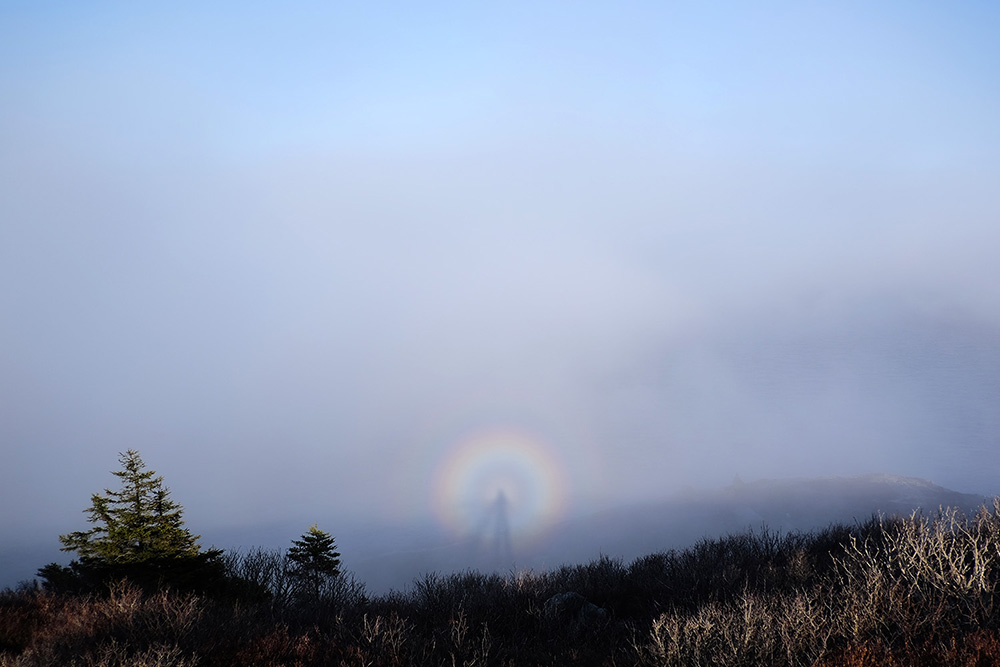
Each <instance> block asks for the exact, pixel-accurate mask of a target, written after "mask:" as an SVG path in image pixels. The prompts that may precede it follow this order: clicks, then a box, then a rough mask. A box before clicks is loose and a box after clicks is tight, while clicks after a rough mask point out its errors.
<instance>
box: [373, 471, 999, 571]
mask: <svg viewBox="0 0 1000 667" xmlns="http://www.w3.org/2000/svg"><path fill="white" fill-rule="evenodd" d="M986 500H987V498H985V497H984V496H979V495H973V494H966V493H960V492H957V491H952V490H950V489H946V488H944V487H941V486H938V485H936V484H933V483H932V482H929V481H927V480H923V479H917V478H912V477H900V476H895V475H881V474H879V475H864V476H860V477H825V478H814V479H774V480H759V481H753V482H747V483H744V482H742V481H740V480H735V481H734V483H733V484H732V485H730V486H728V487H726V488H723V489H716V490H711V491H695V492H690V493H687V494H685V495H683V496H677V497H674V498H671V499H667V500H664V501H662V502H655V503H646V504H640V505H630V506H624V507H619V508H616V509H612V510H607V511H603V512H598V513H595V514H591V515H588V516H583V517H579V518H576V519H573V520H570V521H566V522H563V523H562V524H560V525H558V526H556V527H555V528H554V529H553V530H552V531H551V532H550V534H549V535H548V536H547V538H546V539H545V540H544V543H541V544H539V545H538V546H537V547H535V548H534V549H533V550H531V551H528V552H523V551H522V552H521V553H515V562H514V563H509V564H504V563H500V564H498V563H496V562H495V558H493V557H492V555H491V553H490V551H489V548H488V545H482V544H479V545H477V544H475V543H474V541H473V540H470V541H468V542H463V543H457V544H455V543H452V544H448V543H446V542H444V541H441V542H439V543H438V544H436V545H434V544H431V543H430V541H428V540H427V539H426V536H425V539H424V540H423V542H422V543H420V544H419V545H418V544H417V543H414V545H413V547H414V548H413V550H412V551H407V550H405V549H403V548H402V547H401V550H400V551H398V552H395V553H384V554H381V555H377V556H376V555H373V556H372V557H369V558H367V559H362V562H360V563H359V564H358V566H357V567H355V568H354V570H355V572H356V573H357V575H358V576H359V578H360V579H361V580H362V581H366V582H369V583H370V585H371V586H372V587H373V588H375V589H376V590H379V589H384V588H386V587H396V588H399V587H405V586H406V585H407V584H409V583H410V582H412V580H413V579H414V578H416V577H419V576H420V575H421V574H422V573H424V572H427V571H434V570H436V571H441V572H449V571H454V570H463V569H470V568H472V569H481V570H490V569H498V570H501V571H509V570H511V569H513V568H516V569H536V570H538V569H549V568H555V567H558V566H559V565H563V564H567V563H582V562H588V561H590V560H593V559H594V558H596V557H598V556H600V555H606V556H610V557H614V558H623V559H625V560H631V559H634V558H637V557H639V556H643V555H646V554H649V553H654V552H657V551H665V550H668V549H672V548H684V547H686V546H689V545H691V544H692V543H694V542H696V541H697V540H699V539H701V538H703V537H715V536H719V535H724V534H727V533H735V532H742V531H744V530H746V529H747V528H753V529H759V528H761V527H762V526H765V525H766V526H767V527H768V528H769V529H773V530H776V531H782V532H789V531H809V530H813V529H816V528H822V527H825V526H827V525H829V524H831V523H847V524H853V523H855V522H863V521H865V520H866V519H868V518H870V517H871V516H872V515H873V514H878V513H881V514H885V515H893V514H898V515H906V516H908V515H910V514H911V513H912V512H914V511H917V510H923V511H924V512H933V511H935V510H937V509H938V508H939V507H942V506H945V507H959V508H961V509H962V510H963V511H966V512H974V511H976V510H977V509H978V508H979V507H981V506H982V504H983V503H984V502H986Z"/></svg>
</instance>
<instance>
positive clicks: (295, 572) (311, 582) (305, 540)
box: [288, 524, 340, 599]
mask: <svg viewBox="0 0 1000 667" xmlns="http://www.w3.org/2000/svg"><path fill="white" fill-rule="evenodd" d="M335 549H336V544H335V542H334V539H333V536H332V535H330V533H328V532H326V531H325V530H320V529H319V527H318V526H317V525H316V524H313V525H312V526H310V527H309V530H308V531H306V533H305V534H303V535H302V539H299V540H292V546H291V547H289V549H288V559H289V560H290V561H292V564H293V565H292V576H294V577H295V579H296V580H297V581H298V582H299V585H300V586H301V587H302V589H303V590H304V591H305V592H307V593H308V594H309V595H310V596H311V597H312V598H313V599H317V598H319V594H320V591H321V590H322V587H323V583H324V582H326V581H329V580H332V579H335V578H336V577H337V576H339V575H340V554H339V553H338V552H337V551H336V550H335Z"/></svg>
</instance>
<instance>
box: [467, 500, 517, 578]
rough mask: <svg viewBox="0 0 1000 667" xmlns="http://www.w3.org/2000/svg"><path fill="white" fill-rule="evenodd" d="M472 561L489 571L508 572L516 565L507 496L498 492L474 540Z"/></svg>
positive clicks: (478, 526)
mask: <svg viewBox="0 0 1000 667" xmlns="http://www.w3.org/2000/svg"><path fill="white" fill-rule="evenodd" d="M471 556H472V559H473V561H474V562H476V563H477V564H478V565H479V566H481V567H483V568H484V569H487V570H506V569H510V568H512V567H513V565H514V542H513V540H512V539H511V533H510V507H509V501H508V500H507V494H505V493H504V492H503V489H498V490H497V496H496V499H495V500H494V501H493V502H492V503H490V505H489V507H488V508H487V510H486V513H485V514H484V515H483V519H482V521H480V522H479V524H478V525H477V526H476V530H475V532H474V535H473V540H472V554H471Z"/></svg>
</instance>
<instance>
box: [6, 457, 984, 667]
mask: <svg viewBox="0 0 1000 667" xmlns="http://www.w3.org/2000/svg"><path fill="white" fill-rule="evenodd" d="M121 461H122V464H123V470H122V471H121V472H117V473H114V474H115V475H116V476H118V477H119V478H120V479H121V480H122V488H121V490H119V491H111V490H105V494H94V496H93V497H92V505H91V507H90V508H88V509H87V510H85V512H86V513H87V515H88V521H90V523H92V524H94V525H93V527H92V528H91V529H90V530H87V531H77V532H74V533H70V534H68V535H63V536H61V537H60V540H61V541H62V542H63V545H64V550H66V551H74V552H76V553H77V555H78V557H79V559H78V560H74V561H73V562H72V563H71V564H70V566H69V567H64V566H60V565H57V564H54V563H53V564H50V565H47V566H45V567H43V568H41V569H40V570H39V576H40V577H41V578H42V579H43V580H44V583H43V585H38V584H36V583H31V584H24V585H22V586H21V587H20V588H19V589H18V590H10V589H8V590H6V591H3V592H0V667H5V666H14V665H17V666H19V667H28V666H34V665H80V666H87V667H98V666H101V667H103V666H107V667H111V666H117V665H122V666H124V665H130V666H148V667H154V666H155V667H191V666H194V665H199V666H208V665H263V666H266V665H295V666H302V667H306V666H312V665H344V666H354V665H357V666H362V665H365V666H377V665H393V666H394V665H566V664H584V665H608V666H612V665H616V666H623V665H720V666H727V665H734V666H735V665H776V666H783V665H815V666H827V667H835V666H843V667H849V666H862V665H864V666H868V665H873V666H874V665H877V666H885V667H890V666H892V667H897V666H898V667H903V666H910V665H967V666H972V665H1000V613H996V612H997V611H1000V609H996V605H997V603H998V601H1000V597H998V594H1000V499H997V500H995V501H994V503H993V506H992V507H983V508H982V509H981V510H980V511H979V513H978V514H976V515H975V516H972V517H971V518H967V517H965V516H964V515H962V514H960V513H959V512H958V511H956V510H942V511H940V512H938V513H937V514H936V515H935V516H931V517H928V516H924V515H920V514H915V515H913V516H911V517H908V518H898V517H894V518H888V519H886V518H880V517H876V518H873V519H871V520H869V521H867V522H866V523H864V524H860V525H855V526H845V525H834V526H830V527H828V528H826V529H824V530H822V531H818V532H813V533H806V534H798V533H795V534H789V535H778V534H775V533H772V532H769V531H767V530H766V529H765V530H762V531H759V532H748V533H744V534H737V535H730V536H728V537H723V538H719V539H705V540H702V541H701V542H699V543H697V544H696V545H694V546H693V547H691V548H689V549H685V550H682V551H677V550H672V551H667V552H664V553H658V554H653V555H650V556H646V557H644V558H640V559H638V560H636V561H634V562H632V563H630V564H624V563H623V562H621V561H619V560H612V559H608V558H602V559H600V560H598V561H595V562H593V563H590V564H588V565H577V566H565V567H562V568H560V569H558V570H555V571H552V572H542V573H516V574H510V575H507V576H504V575H500V574H481V573H477V572H467V573H462V574H454V575H448V576H441V575H434V574H432V575H427V576H426V577H425V578H423V579H422V580H418V581H416V582H414V586H413V589H412V590H411V591H409V592H405V593H404V592H393V593H389V594H386V595H378V596H370V595H368V594H367V593H366V591H365V589H364V586H363V585H362V584H360V583H358V582H356V581H355V580H354V579H353V578H352V577H351V576H350V575H348V574H345V573H343V572H341V571H340V567H339V565H340V560H339V555H340V554H339V553H337V552H336V551H334V547H335V544H334V540H333V538H332V536H330V535H329V534H328V533H326V532H324V531H322V530H319V528H318V527H316V526H313V527H311V528H310V529H309V531H308V532H307V533H306V534H305V535H303V536H302V539H300V540H295V541H294V542H293V546H292V547H291V548H290V549H289V550H288V551H287V552H281V551H267V550H262V549H257V550H253V551H250V552H245V553H229V554H227V553H223V552H222V551H220V550H216V549H209V550H202V549H201V547H200V546H199V545H198V543H197V536H195V535H192V534H191V533H190V532H189V531H188V530H187V529H186V528H185V527H184V526H183V521H182V519H181V513H182V509H181V507H180V506H179V505H177V504H176V503H174V502H173V501H172V500H170V498H169V491H168V490H167V489H166V488H165V487H163V485H162V478H159V477H156V476H155V473H152V472H151V471H147V470H145V467H144V465H145V464H144V463H143V462H142V459H141V458H140V457H139V455H138V452H134V451H131V450H130V451H129V452H127V453H125V454H123V455H122V458H121Z"/></svg>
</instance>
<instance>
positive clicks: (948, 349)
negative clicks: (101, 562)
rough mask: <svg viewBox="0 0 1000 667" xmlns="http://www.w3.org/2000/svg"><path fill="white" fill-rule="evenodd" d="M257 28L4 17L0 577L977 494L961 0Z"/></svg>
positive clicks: (980, 363)
mask: <svg viewBox="0 0 1000 667" xmlns="http://www.w3.org/2000/svg"><path fill="white" fill-rule="evenodd" d="M285 5H286V6H281V7H279V6H278V5H277V3H259V2H241V3H235V2H215V3H189V2H174V3H167V4H149V3H146V4H141V3H140V4H137V3H125V2H100V1H98V2H91V3H76V2H59V1H45V0H43V1H32V2H26V1H21V0H7V1H6V2H3V3H0V452H2V462H3V465H0V499H2V502H0V507H3V510H0V534H2V535H4V540H5V541H6V542H7V543H8V544H9V545H10V544H13V545H18V544H26V543H28V542H31V541H42V540H48V541H49V542H52V544H53V545H54V546H53V549H54V548H55V547H56V546H57V544H56V543H55V536H56V535H58V534H60V533H65V532H70V531H72V530H79V529H81V528H83V523H84V520H85V519H84V515H83V514H82V513H81V512H82V510H83V509H84V508H85V507H86V506H88V505H89V499H90V494H91V493H95V492H99V491H100V490H101V489H103V488H104V487H106V486H109V485H113V483H114V481H115V480H114V478H113V477H112V476H111V475H110V471H112V470H116V469H117V468H118V464H117V459H118V454H119V452H122V451H124V450H126V449H128V448H135V449H138V450H139V451H140V452H141V453H142V455H143V457H144V458H145V460H146V462H147V464H148V465H149V467H151V468H153V469H155V470H156V471H157V472H159V473H161V474H162V475H163V476H164V478H165V482H166V484H167V486H169V487H170V488H171V490H172V491H173V495H174V499H175V500H177V501H178V502H180V503H181V504H182V505H184V507H185V509H186V514H185V517H186V519H187V521H188V524H189V525H190V526H191V527H192V528H193V529H194V530H195V531H196V532H198V533H201V534H204V535H211V534H212V533H213V531H215V530H221V529H222V528H231V527H233V526H253V525H257V524H263V523H267V522H289V523H291V524H301V525H302V528H303V530H304V529H305V528H307V527H308V526H309V525H310V524H311V523H312V522H314V521H321V522H323V524H325V525H321V527H324V528H327V529H328V530H330V531H331V532H332V533H334V534H335V535H336V534H337V533H338V530H337V528H338V525H341V523H340V522H343V524H347V523H354V524H356V523H357V522H368V523H370V524H371V525H372V526H382V525H408V524H409V525H418V524H419V523H420V522H425V521H429V522H431V523H432V524H433V525H436V526H439V527H440V528H441V529H442V530H446V531H451V532H452V533H453V534H454V535H456V536H460V535H462V534H463V533H465V532H468V531H470V530H474V529H475V525H476V524H477V522H481V521H482V520H484V519H483V517H487V516H488V515H489V511H490V508H491V507H495V503H496V502H498V501H499V498H500V497H501V494H502V497H503V499H504V502H505V503H506V507H507V508H508V509H509V512H510V524H511V529H512V530H513V531H514V532H516V533H519V534H523V535H527V536H531V535H539V534H543V533H544V532H545V531H546V530H547V529H549V528H550V527H551V526H552V525H554V524H555V523H557V522H558V521H559V520H560V519H562V518H565V517H568V516H572V515H574V514H580V513H586V512H589V511H594V510H595V509H599V508H603V507H610V506H614V505H620V504H624V503H630V502H637V501H641V500H651V499H656V498H660V497H665V496H668V495H670V494H676V493H681V492H683V491H684V490H685V489H692V488H711V487H717V486H723V485H726V484H728V483H730V482H731V480H732V479H733V478H734V477H735V476H736V475H739V476H740V477H741V478H743V479H747V480H750V479H761V478H781V477H797V476H805V477H808V476H824V475H857V474H866V473H871V472H886V473H892V474H900V475H909V476H916V477H922V478H926V479H929V480H932V481H934V482H936V483H939V484H942V485H945V486H948V487H950V488H954V489H956V490H960V491H964V492H973V493H983V494H997V493H1000V414H998V412H997V410H996V406H997V405H998V400H1000V265H998V264H997V262H996V250H997V248H998V247H1000V216H998V214H1000V194H998V191H997V187H996V184H997V183H1000V123H997V122H996V119H997V118H1000V76H998V72H1000V42H998V40H997V39H996V35H997V34H1000V7H998V6H997V5H996V4H995V3H992V2H974V1H971V0H970V1H967V2H954V3H947V4H943V3H931V2H891V1H888V0H876V1H874V2H867V1H866V2H850V1H848V2H841V3H802V2H777V1H765V2H757V3H738V2H715V3H701V2H645V1H633V2H628V1H626V2H617V3H598V2H541V3H539V2H520V1H518V0H512V1H508V2H504V3H497V4H494V5H493V6H485V5H480V4H478V3H476V4H470V3H445V2H424V3H398V2H383V3H361V2H324V3H319V2H301V3H291V4H289V3H285ZM292 537H295V536H294V535H290V536H289V539H291V538H292ZM348 546H349V545H348ZM340 547H341V551H342V552H346V551H347V547H345V545H344V544H343V543H341V544H340Z"/></svg>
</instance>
